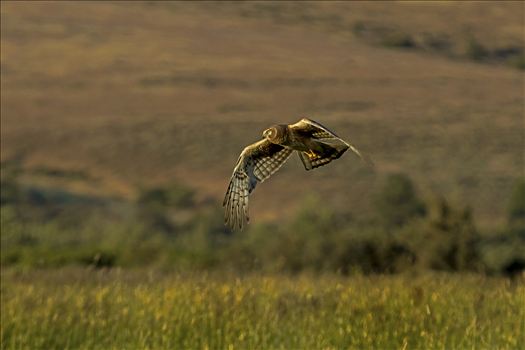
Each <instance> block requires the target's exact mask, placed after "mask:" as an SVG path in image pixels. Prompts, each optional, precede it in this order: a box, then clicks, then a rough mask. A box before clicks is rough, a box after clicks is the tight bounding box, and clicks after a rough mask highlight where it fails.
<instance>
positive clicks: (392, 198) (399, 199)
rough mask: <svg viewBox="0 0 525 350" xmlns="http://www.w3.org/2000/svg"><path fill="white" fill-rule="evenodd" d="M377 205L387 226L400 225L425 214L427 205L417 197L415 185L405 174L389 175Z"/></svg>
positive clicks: (376, 202) (377, 198) (378, 196)
mask: <svg viewBox="0 0 525 350" xmlns="http://www.w3.org/2000/svg"><path fill="white" fill-rule="evenodd" d="M375 206H376V209H377V212H378V214H379V215H380V217H381V219H382V220H383V222H384V223H385V224H386V225H387V227H399V226H402V225H404V224H405V223H407V222H408V221H409V220H411V219H413V218H415V217H420V216H423V215H424V214H425V212H426V208H425V205H424V204H423V202H422V201H421V200H420V199H419V198H418V197H417V195H416V192H415V189H414V185H413V184H412V181H411V180H410V178H409V177H408V176H407V175H405V174H393V175H389V176H388V178H387V180H386V183H385V185H384V186H383V188H382V190H381V192H380V193H379V194H378V195H377V197H376V200H375Z"/></svg>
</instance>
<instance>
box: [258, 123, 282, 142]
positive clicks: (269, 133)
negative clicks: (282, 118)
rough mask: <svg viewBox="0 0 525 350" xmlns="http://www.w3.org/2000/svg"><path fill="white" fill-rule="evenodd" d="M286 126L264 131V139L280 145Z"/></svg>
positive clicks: (273, 127)
mask: <svg viewBox="0 0 525 350" xmlns="http://www.w3.org/2000/svg"><path fill="white" fill-rule="evenodd" d="M285 128H286V125H274V126H272V127H270V128H268V129H266V130H264V131H263V137H264V138H265V139H267V140H268V141H270V142H272V143H280V142H281V141H282V140H283V138H284V134H285Z"/></svg>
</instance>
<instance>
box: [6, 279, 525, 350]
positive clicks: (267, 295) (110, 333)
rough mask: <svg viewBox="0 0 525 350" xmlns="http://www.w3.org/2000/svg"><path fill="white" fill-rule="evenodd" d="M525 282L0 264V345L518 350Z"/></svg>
mask: <svg viewBox="0 0 525 350" xmlns="http://www.w3.org/2000/svg"><path fill="white" fill-rule="evenodd" d="M524 298H525V286H524V284H523V282H509V281H508V280H504V279H493V278H486V277H479V276H471V275H441V274H432V275H421V276H412V277H411V276H407V275H402V276H396V277H391V276H376V277H361V276H354V277H350V278H342V277H338V276H300V277H285V276H245V277H241V278H239V277H237V278H233V277H231V276H227V275H226V276H225V275H221V276H219V275H206V274H204V275H202V274H200V275H187V274H184V275H179V274H168V273H160V272H153V271H123V270H109V271H94V270H79V269H68V270H43V271H32V272H17V271H14V270H5V269H4V270H3V271H2V299H1V306H2V316H1V317H2V318H1V321H2V322H1V327H2V328H1V331H2V349H20V348H30V349H41V348H45V349H67V348H81V349H167V348H177V349H179V348H189V349H207V348H209V349H218V348H220V349H223V348H228V349H253V348H257V349H274V348H282V349H292V348H294V349H342V348H345V349H346V348H350V349H353V348H355V349H362V348H376V349H395V348H399V349H467V348H468V349H496V348H497V349H518V348H523V347H524V346H525V335H524V331H523V330H524V326H525V323H524V322H525V321H524V319H525V307H524V304H523V300H524Z"/></svg>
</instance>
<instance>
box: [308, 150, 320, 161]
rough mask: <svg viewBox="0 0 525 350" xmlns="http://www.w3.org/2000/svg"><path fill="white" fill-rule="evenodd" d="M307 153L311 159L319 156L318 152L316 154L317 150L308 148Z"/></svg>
mask: <svg viewBox="0 0 525 350" xmlns="http://www.w3.org/2000/svg"><path fill="white" fill-rule="evenodd" d="M306 155H307V156H308V158H310V159H315V158H317V157H318V156H317V154H315V152H314V151H312V150H308V152H306Z"/></svg>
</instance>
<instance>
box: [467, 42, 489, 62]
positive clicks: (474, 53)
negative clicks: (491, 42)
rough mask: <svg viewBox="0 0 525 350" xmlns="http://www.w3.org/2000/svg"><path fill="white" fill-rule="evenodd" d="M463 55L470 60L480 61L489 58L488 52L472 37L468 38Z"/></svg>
mask: <svg viewBox="0 0 525 350" xmlns="http://www.w3.org/2000/svg"><path fill="white" fill-rule="evenodd" d="M465 54H466V56H467V58H469V59H471V60H474V61H482V60H484V59H486V58H487V57H488V56H489V51H488V50H487V49H486V48H485V47H484V46H483V45H482V44H481V43H480V42H479V41H477V40H476V39H475V38H474V37H469V39H468V40H467V44H466V52H465Z"/></svg>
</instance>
